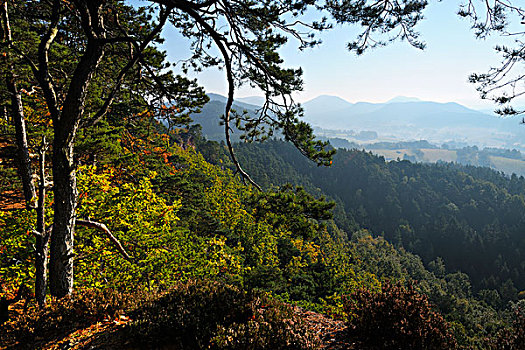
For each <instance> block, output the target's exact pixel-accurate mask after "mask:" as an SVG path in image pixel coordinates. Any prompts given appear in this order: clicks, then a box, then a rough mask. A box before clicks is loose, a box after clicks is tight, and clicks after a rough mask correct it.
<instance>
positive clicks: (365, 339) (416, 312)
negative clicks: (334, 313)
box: [344, 281, 457, 350]
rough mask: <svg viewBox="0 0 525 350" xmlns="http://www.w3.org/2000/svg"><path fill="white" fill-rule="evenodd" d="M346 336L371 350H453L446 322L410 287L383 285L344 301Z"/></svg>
mask: <svg viewBox="0 0 525 350" xmlns="http://www.w3.org/2000/svg"><path fill="white" fill-rule="evenodd" d="M344 308H345V311H346V313H347V315H348V316H349V321H348V336H349V337H350V338H353V339H357V340H359V341H360V342H361V343H362V344H363V346H366V347H367V348H372V349H436V350H437V349H454V348H456V347H457V346H456V342H455V339H454V337H453V335H452V333H451V331H450V330H449V327H448V325H447V322H446V321H445V319H444V318H443V317H442V316H441V315H440V314H439V313H437V312H436V311H434V310H433V309H432V306H431V305H430V303H429V301H428V299H427V297H426V296H424V295H421V294H419V293H418V292H417V291H416V290H415V287H414V286H413V285H412V284H409V285H408V286H403V285H402V284H400V283H397V284H393V283H391V282H388V281H387V282H385V283H383V285H382V288H381V291H379V292H376V291H371V290H367V289H362V290H358V291H356V292H353V293H351V294H349V295H347V296H346V297H345V298H344Z"/></svg>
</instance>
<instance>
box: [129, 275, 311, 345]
mask: <svg viewBox="0 0 525 350" xmlns="http://www.w3.org/2000/svg"><path fill="white" fill-rule="evenodd" d="M130 316H131V318H132V319H133V320H134V322H133V323H132V324H131V325H130V326H129V328H128V332H129V336H130V337H131V338H134V339H135V341H136V342H137V343H139V344H140V345H141V346H142V347H147V348H152V347H153V348H155V347H161V346H169V347H170V348H175V349H204V348H211V349H247V348H248V349H254V350H255V349H276V350H278V349H314V348H315V346H314V345H315V342H314V341H313V337H312V336H310V335H309V334H308V332H307V331H306V327H305V326H303V324H302V323H301V322H300V320H299V319H298V318H297V317H294V314H293V310H292V309H291V307H290V306H288V305H286V304H282V303H279V302H277V301H274V300H271V299H270V298H269V297H267V296H265V295H255V294H250V293H247V292H245V291H243V290H239V289H237V288H234V287H231V286H228V285H225V284H222V283H219V282H211V281H207V282H206V281H205V282H197V281H190V282H187V283H181V284H178V285H176V286H175V287H173V288H171V289H170V290H169V291H168V292H167V294H166V295H164V296H163V297H161V298H160V299H158V300H154V301H151V302H149V303H147V304H146V305H144V306H143V307H141V308H139V309H137V310H135V311H134V312H132V313H131V314H130Z"/></svg>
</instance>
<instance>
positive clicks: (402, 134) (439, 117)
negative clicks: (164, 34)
mask: <svg viewBox="0 0 525 350" xmlns="http://www.w3.org/2000/svg"><path fill="white" fill-rule="evenodd" d="M208 96H209V97H210V102H209V103H208V104H207V105H206V106H205V107H204V108H203V110H202V113H200V114H195V115H193V119H194V120H195V122H196V123H199V124H201V125H202V126H203V134H204V135H205V136H206V137H207V138H209V139H213V140H222V139H223V138H224V137H223V133H224V130H223V127H222V126H220V125H219V117H220V116H221V115H222V114H224V103H225V102H226V97H224V96H222V95H218V94H208ZM247 101H250V102H252V103H257V98H256V96H252V97H248V98H241V99H237V100H235V103H234V106H233V108H234V109H236V110H238V111H242V110H247V111H248V112H249V113H251V114H252V115H255V113H256V110H257V109H258V106H257V105H256V104H251V103H247ZM259 101H260V99H259ZM396 101H405V102H396ZM303 107H304V108H305V115H304V120H305V121H306V122H308V123H310V124H311V125H312V126H314V127H318V128H322V129H323V130H325V131H326V130H334V132H332V134H329V133H327V132H323V133H322V134H320V135H321V136H326V137H342V138H346V139H348V140H349V141H355V142H359V141H362V139H360V138H357V137H356V135H359V133H360V132H361V131H373V132H376V133H377V134H378V138H377V139H376V142H381V141H389V142H400V141H414V140H421V139H424V140H428V141H429V142H431V143H434V144H438V145H441V144H443V143H447V144H458V145H461V144H465V145H477V146H478V147H498V148H507V149H518V150H520V151H522V152H524V151H525V127H523V126H520V124H519V122H520V120H519V118H517V117H515V118H510V117H509V118H502V117H499V116H495V115H490V114H486V113H482V112H480V111H476V110H473V109H470V108H468V107H465V106H463V105H461V104H458V103H455V102H448V103H439V102H431V101H420V100H415V99H414V98H409V97H396V98H395V99H392V100H390V101H389V102H387V103H371V102H357V103H350V102H348V101H346V100H344V99H342V98H340V97H337V96H328V95H322V96H319V97H316V98H314V99H312V100H310V101H307V102H305V103H304V104H303ZM337 130H340V131H337ZM239 134H240V133H239V132H235V133H234V139H235V138H237V137H238V135H239Z"/></svg>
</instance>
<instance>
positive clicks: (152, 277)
mask: <svg viewBox="0 0 525 350" xmlns="http://www.w3.org/2000/svg"><path fill="white" fill-rule="evenodd" d="M378 4H380V5H382V6H384V7H383V8H386V9H388V10H387V11H378V9H377V6H378ZM426 5H427V2H426V1H423V0H413V1H402V2H398V1H390V0H381V1H379V2H378V3H370V2H368V1H346V0H344V1H326V2H318V1H299V0H290V1H288V0H286V1H279V2H274V1H249V2H245V1H223V0H218V1H214V0H212V1H208V0H202V1H193V2H192V1H185V0H184V1H182V0H181V1H179V0H158V1H144V2H141V3H139V4H136V3H135V2H129V3H128V2H124V1H106V0H95V1H84V0H74V1H68V0H50V1H27V2H20V1H9V0H6V1H3V2H2V6H1V8H0V11H1V13H0V29H1V30H0V42H1V50H2V54H1V55H0V67H1V68H0V70H1V72H2V74H1V77H2V80H1V83H0V106H1V107H2V108H1V109H0V113H3V114H2V118H1V119H0V147H1V148H0V348H2V349H3V348H5V349H93V348H102V349H136V348H144V349H159V348H174V349H322V348H323V349H521V348H522V347H523V344H525V312H524V310H523V299H524V297H525V295H524V294H525V293H524V292H523V290H524V289H525V285H524V284H523V277H524V275H525V271H524V270H525V266H524V264H523V257H522V254H524V252H523V251H524V249H525V246H524V244H525V241H524V238H523V237H522V235H521V234H520V233H521V232H522V229H523V227H524V225H525V222H524V219H523V217H522V215H521V214H522V213H523V209H525V208H524V207H525V198H524V196H525V179H524V178H523V177H517V176H510V177H509V176H506V175H504V174H502V173H498V172H495V171H493V170H491V169H488V168H480V167H473V166H462V165H458V164H452V163H451V164H439V165H429V164H418V163H411V162H409V161H394V162H386V161H385V159H384V158H382V157H378V156H374V155H372V154H370V153H367V152H364V151H359V150H355V149H354V150H345V149H339V150H336V149H334V148H333V147H332V146H331V145H330V143H329V142H327V141H323V140H319V139H316V138H315V136H314V134H313V129H312V128H311V127H310V126H309V125H308V124H307V123H305V122H303V121H301V120H300V117H301V115H302V108H301V106H300V105H299V104H297V103H295V102H294V100H293V98H292V93H293V92H296V91H299V90H301V88H302V83H303V82H302V78H301V76H302V70H301V69H300V68H297V69H294V68H287V67H286V66H285V65H284V61H283V60H282V58H281V57H280V55H279V52H278V50H279V48H280V47H282V46H283V45H284V44H285V43H286V42H287V41H288V40H289V36H292V37H293V40H295V41H296V43H298V45H299V48H300V49H307V48H311V47H315V46H317V45H318V44H319V43H320V42H319V41H318V38H317V37H316V35H315V33H319V32H322V31H326V30H330V29H331V28H332V27H333V26H334V25H343V24H345V25H359V26H361V29H362V30H363V32H362V33H361V35H358V36H357V38H355V40H354V41H351V42H350V43H349V44H348V48H349V50H351V51H354V52H356V53H357V54H363V53H364V52H365V51H366V50H368V49H370V48H374V47H376V46H382V45H383V44H387V43H388V42H390V41H393V40H395V39H396V38H397V39H401V40H404V41H407V42H408V44H409V45H412V46H414V47H416V48H423V47H424V43H423V42H422V41H420V38H419V33H418V32H417V31H416V30H415V26H416V24H417V23H418V21H419V20H420V19H421V18H422V11H423V10H424V9H425V6H426ZM480 8H481V9H485V11H488V13H489V14H493V13H495V15H494V16H493V17H490V18H489V19H490V21H489V22H490V23H487V22H483V21H482V22H480V20H479V18H478V17H477V12H476V11H475V9H480ZM310 11H313V12H310ZM494 11H495V12H494ZM312 13H313V14H317V15H319V18H316V19H314V20H312V19H311V18H312V16H311V15H312ZM324 14H327V15H328V17H326V16H324ZM504 14H508V15H509V16H511V17H512V16H515V15H521V14H523V10H521V9H520V8H519V7H514V6H511V5H509V4H508V3H506V2H500V1H496V3H495V4H494V5H491V4H489V3H486V4H483V3H481V5H480V4H474V3H473V2H472V1H467V2H466V4H464V6H463V7H461V11H460V15H462V16H463V17H466V18H469V19H470V20H471V21H472V25H473V27H474V29H475V31H476V32H477V33H478V34H479V35H482V34H483V33H488V32H492V31H496V32H504V31H505V28H506V27H505V24H506V17H505V16H504ZM305 17H306V19H305ZM290 18H292V19H294V18H295V19H297V21H295V20H290ZM303 20H304V21H307V22H304V21H303ZM308 21H309V22H308ZM489 24H490V25H489ZM168 25H169V26H171V28H174V29H176V30H177V31H178V32H179V33H180V34H181V35H182V36H183V37H184V38H185V39H187V40H188V42H190V44H191V57H190V58H189V59H188V60H185V61H182V62H179V63H178V64H179V65H180V66H179V67H173V66H172V64H171V63H170V62H168V61H167V58H166V57H167V54H166V52H164V51H162V50H161V49H160V45H161V44H162V43H163V42H164V40H169V38H164V37H163V36H162V32H163V29H164V28H165V27H166V26H168ZM225 26H226V27H228V28H229V30H227V31H224V28H225ZM304 26H306V28H309V32H308V33H305V32H304V31H303V29H304V28H303V27H304ZM381 40H382V41H381ZM503 56H504V58H506V59H516V57H517V56H515V55H512V54H509V52H506V51H505V50H503ZM217 66H218V67H220V68H223V69H224V73H225V79H226V82H227V84H228V97H227V98H226V99H225V102H224V109H223V110H222V111H218V112H217V113H221V115H222V117H221V119H222V127H223V130H224V135H225V141H224V142H216V141H210V140H207V139H206V138H205V137H203V136H202V133H201V127H200V126H198V125H195V124H191V118H190V116H194V115H195V114H198V113H199V111H201V110H202V109H203V108H205V106H206V104H207V103H208V102H209V100H210V98H209V96H208V95H207V94H206V91H205V89H204V88H203V87H202V86H199V85H198V82H197V80H192V79H190V78H189V75H188V72H189V71H190V70H192V71H194V72H200V71H202V70H203V69H206V68H209V67H217ZM172 68H173V69H172ZM175 68H177V69H175ZM506 76H507V77H508V75H506ZM487 79H489V80H490V79H493V78H491V77H490V76H478V77H477V79H474V78H473V80H475V82H476V83H478V84H480V86H481V87H480V89H481V90H483V88H484V87H483V86H486V85H484V84H488V82H489V80H487ZM241 83H246V84H252V86H253V87H257V88H259V89H261V90H262V91H263V92H265V96H266V102H265V103H264V105H263V106H262V108H261V110H259V111H258V113H259V114H258V115H250V114H249V113H247V112H243V111H241V110H235V109H232V106H233V102H234V96H235V90H236V88H237V87H238V86H239V84H241ZM500 83H501V81H500ZM498 84H499V83H498ZM492 91H493V88H492V87H490V91H487V92H486V96H485V97H488V95H487V94H489V92H492ZM512 99H513V96H510V95H506V97H505V99H504V100H501V99H500V100H498V101H496V102H502V103H503V104H506V103H507V102H510V101H512ZM506 108H507V109H505V111H504V112H505V113H508V114H512V113H519V111H516V110H514V109H512V108H511V107H506ZM230 124H231V127H230ZM234 125H235V127H236V128H237V130H239V131H242V132H243V135H242V136H241V137H240V138H239V139H236V138H235V139H234V138H233V137H232V135H231V131H232V127H233V126H234ZM237 140H239V141H241V142H233V141H237Z"/></svg>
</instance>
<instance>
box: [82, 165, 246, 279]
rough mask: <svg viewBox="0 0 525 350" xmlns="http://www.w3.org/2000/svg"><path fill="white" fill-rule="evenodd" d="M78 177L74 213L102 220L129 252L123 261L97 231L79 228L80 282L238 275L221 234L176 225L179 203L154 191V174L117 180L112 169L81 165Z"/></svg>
mask: <svg viewBox="0 0 525 350" xmlns="http://www.w3.org/2000/svg"><path fill="white" fill-rule="evenodd" d="M78 177H79V193H80V194H79V198H80V200H79V202H80V205H79V208H78V215H79V216H80V217H89V218H91V219H94V220H97V221H100V222H102V223H105V224H106V225H107V226H108V228H109V229H110V230H111V231H112V233H113V234H114V235H115V237H117V238H118V239H119V240H120V241H121V243H122V245H123V246H124V248H125V249H127V250H128V252H129V254H130V255H131V256H132V261H126V260H125V259H124V258H123V257H122V256H120V255H119V253H118V251H117V250H116V249H115V248H114V247H112V246H111V245H110V243H109V241H108V239H107V238H106V237H105V236H103V235H102V234H101V233H100V232H98V231H95V230H93V229H86V228H78V230H77V246H76V251H77V254H78V256H77V259H76V274H77V279H78V284H79V286H89V287H99V288H100V287H103V286H104V287H107V286H121V287H127V288H132V286H133V285H135V284H136V283H139V284H141V285H146V286H149V287H152V286H158V285H168V286H169V285H171V284H172V283H174V282H176V281H178V280H180V279H187V278H189V277H196V276H208V277H211V276H214V275H215V276H217V275H219V274H220V275H225V276H230V275H231V276H234V277H232V279H235V278H238V276H239V275H240V272H241V260H240V257H239V255H238V251H236V250H235V248H229V247H228V246H227V245H226V244H225V238H224V237H221V236H215V235H212V236H210V237H199V236H197V235H194V234H192V233H191V232H189V231H188V230H187V229H186V228H184V227H182V226H180V223H179V218H178V217H177V216H176V213H177V210H178V209H179V208H180V207H181V205H182V204H181V201H175V202H173V203H171V204H168V203H167V202H166V201H165V200H164V199H163V198H162V197H160V196H158V195H157V194H155V193H154V192H153V189H152V185H151V179H152V178H153V177H154V174H152V175H151V176H150V177H146V178H143V179H142V180H140V181H139V182H138V183H137V184H134V183H122V184H119V183H118V181H116V179H112V178H113V177H114V171H113V170H111V169H108V170H104V169H103V170H102V171H99V172H97V168H95V167H85V168H81V170H80V172H79V176H78ZM235 276H237V277H235ZM225 278H226V277H225Z"/></svg>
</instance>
